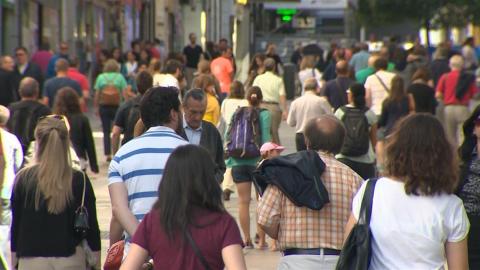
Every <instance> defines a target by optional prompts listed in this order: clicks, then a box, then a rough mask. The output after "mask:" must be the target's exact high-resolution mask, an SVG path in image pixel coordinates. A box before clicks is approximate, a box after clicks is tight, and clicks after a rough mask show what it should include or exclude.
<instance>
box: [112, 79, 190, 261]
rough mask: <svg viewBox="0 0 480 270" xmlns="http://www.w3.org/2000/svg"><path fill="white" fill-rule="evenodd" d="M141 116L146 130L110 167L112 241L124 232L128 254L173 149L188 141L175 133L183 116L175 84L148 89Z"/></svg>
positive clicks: (118, 155) (121, 150)
mask: <svg viewBox="0 0 480 270" xmlns="http://www.w3.org/2000/svg"><path fill="white" fill-rule="evenodd" d="M140 116H141V119H142V121H143V124H144V125H145V127H146V128H147V131H146V132H145V133H144V134H143V135H141V136H139V137H137V138H135V139H133V140H131V141H129V142H128V143H126V144H125V145H123V146H122V147H121V148H120V149H119V150H118V152H117V153H116V154H115V157H114V158H113V160H112V162H111V163H110V167H109V169H108V182H109V186H108V189H109V192H110V199H111V203H112V212H113V215H112V220H111V222H110V245H112V244H114V243H115V242H117V241H120V240H121V237H122V234H123V233H125V240H126V245H125V255H126V254H127V252H128V247H129V242H130V238H131V236H132V235H133V234H134V233H135V230H136V229H137V226H138V224H139V223H140V221H141V220H142V219H143V217H144V216H145V214H147V213H148V212H149V211H150V209H151V208H152V205H153V204H154V203H155V201H156V200H157V198H158V195H157V191H158V185H159V184H160V180H161V178H162V174H163V169H164V167H165V163H166V162H167V159H168V157H169V156H170V153H172V152H173V150H174V149H175V148H176V147H178V146H180V145H184V144H188V142H187V141H185V140H184V139H183V138H182V137H180V136H178V135H177V134H176V133H175V130H177V128H178V127H179V123H180V122H181V120H180V119H181V117H182V114H181V112H180V101H179V100H178V90H177V89H176V88H174V87H154V88H151V89H150V90H148V91H147V92H146V93H145V94H144V97H143V99H142V101H141V103H140Z"/></svg>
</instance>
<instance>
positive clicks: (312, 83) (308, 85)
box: [303, 78, 318, 91]
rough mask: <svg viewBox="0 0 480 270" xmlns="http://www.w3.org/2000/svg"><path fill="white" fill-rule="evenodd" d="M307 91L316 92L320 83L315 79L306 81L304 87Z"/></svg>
mask: <svg viewBox="0 0 480 270" xmlns="http://www.w3.org/2000/svg"><path fill="white" fill-rule="evenodd" d="M303 88H304V89H305V91H316V90H317V88H318V82H317V79H315V78H308V79H306V80H305V83H304V87H303Z"/></svg>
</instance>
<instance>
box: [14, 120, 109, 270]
mask: <svg viewBox="0 0 480 270" xmlns="http://www.w3.org/2000/svg"><path fill="white" fill-rule="evenodd" d="M35 139H36V142H37V144H36V145H37V151H36V156H35V158H36V163H35V164H34V165H32V166H30V167H27V168H24V169H22V170H21V171H20V172H19V173H18V174H17V177H16V179H15V186H14V188H13V193H12V197H11V205H12V231H11V241H12V243H11V251H12V264H13V265H14V267H15V269H20V270H23V269H38V270H47V269H48V270H49V269H52V270H53V269H86V267H87V265H86V254H85V252H84V249H82V246H81V242H82V240H83V238H82V236H80V235H77V234H75V232H74V217H75V211H76V210H77V209H78V207H79V206H80V205H81V202H82V196H83V194H85V203H84V205H85V207H86V209H87V211H88V224H89V226H90V229H89V230H88V231H87V234H86V236H85V240H86V242H87V243H88V246H89V247H90V248H91V250H92V251H93V252H94V257H96V258H97V261H100V258H99V257H100V253H99V251H100V230H99V228H98V222H97V213H96V210H95V209H96V208H95V194H94V192H93V189H92V185H91V183H90V180H89V179H88V177H86V176H85V175H84V174H83V173H82V172H80V171H76V170H73V169H72V166H71V159H70V153H69V135H68V128H67V122H66V118H64V117H63V116H59V115H52V116H49V117H46V118H44V119H42V120H40V121H39V122H38V124H37V128H36V129H35ZM84 184H85V185H84ZM84 187H85V190H84ZM84 192H85V193H84Z"/></svg>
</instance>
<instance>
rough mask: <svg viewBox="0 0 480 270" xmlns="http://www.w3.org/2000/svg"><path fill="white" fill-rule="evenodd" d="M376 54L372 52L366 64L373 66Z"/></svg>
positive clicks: (376, 57)
mask: <svg viewBox="0 0 480 270" xmlns="http://www.w3.org/2000/svg"><path fill="white" fill-rule="evenodd" d="M378 57H379V56H378V54H373V55H371V56H370V57H369V58H368V66H369V67H373V66H374V65H375V61H377V59H378Z"/></svg>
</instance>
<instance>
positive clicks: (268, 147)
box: [260, 142, 285, 154]
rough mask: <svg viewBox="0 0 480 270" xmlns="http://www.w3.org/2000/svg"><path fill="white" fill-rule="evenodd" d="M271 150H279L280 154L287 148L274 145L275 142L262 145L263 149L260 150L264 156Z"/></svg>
mask: <svg viewBox="0 0 480 270" xmlns="http://www.w3.org/2000/svg"><path fill="white" fill-rule="evenodd" d="M270 150H279V151H280V152H281V151H283V150H285V147H283V146H281V145H278V144H276V143H273V142H267V143H264V144H263V145H262V147H261V148H260V153H262V154H264V153H266V152H268V151H270Z"/></svg>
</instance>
